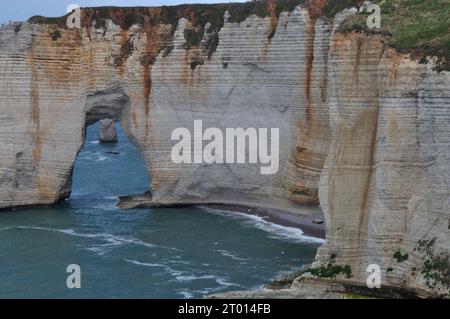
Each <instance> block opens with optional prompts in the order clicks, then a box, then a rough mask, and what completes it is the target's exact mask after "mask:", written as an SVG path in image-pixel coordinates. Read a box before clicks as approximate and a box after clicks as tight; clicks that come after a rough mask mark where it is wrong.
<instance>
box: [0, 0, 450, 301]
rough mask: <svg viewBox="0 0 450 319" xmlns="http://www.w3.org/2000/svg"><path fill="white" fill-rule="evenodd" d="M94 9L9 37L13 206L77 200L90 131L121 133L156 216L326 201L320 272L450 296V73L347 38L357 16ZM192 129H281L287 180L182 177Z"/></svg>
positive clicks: (0, 203)
mask: <svg viewBox="0 0 450 319" xmlns="http://www.w3.org/2000/svg"><path fill="white" fill-rule="evenodd" d="M275 5H276V3H275ZM274 8H275V9H274ZM95 10H96V9H87V10H84V11H83V15H84V19H83V28H82V29H80V30H70V29H67V28H64V27H63V25H60V24H58V23H57V24H37V23H36V24H33V23H23V24H21V25H17V24H16V25H14V24H12V25H7V26H5V27H3V28H2V29H1V31H0V96H1V97H2V99H0V110H1V112H0V123H1V125H0V141H1V144H0V207H1V208H10V207H17V206H24V205H36V204H53V203H55V202H57V201H58V200H60V199H62V198H65V197H66V196H68V194H69V193H70V189H71V176H72V170H73V164H74V161H75V158H76V156H77V154H78V152H79V150H80V148H81V147H82V145H83V140H84V132H85V127H86V125H88V124H91V123H93V122H95V121H97V120H99V119H101V118H105V117H108V118H115V119H120V121H121V125H122V127H123V128H124V130H125V132H126V134H127V135H128V137H129V138H130V139H131V141H132V142H133V143H134V144H135V145H136V146H137V147H138V149H139V150H140V152H141V153H142V156H143V158H144V160H145V163H146V166H147V169H148V172H149V174H150V175H151V177H152V185H151V189H152V194H151V196H148V197H145V200H142V199H141V200H140V203H145V204H146V205H176V204H193V203H222V204H226V203H231V204H244V205H249V206H259V207H272V208H277V209H281V210H289V211H292V212H296V211H298V210H299V205H300V204H318V203H319V198H320V204H321V206H322V209H323V210H324V212H325V217H326V224H327V243H326V244H325V245H324V246H323V247H322V248H321V250H320V252H319V256H318V259H317V262H316V265H315V266H316V267H324V265H325V266H326V265H328V264H329V263H330V259H331V261H332V263H334V264H335V265H340V266H342V267H344V266H349V268H350V269H351V273H352V277H351V278H345V277H346V276H345V275H344V274H340V273H338V274H337V278H338V279H339V280H342V281H344V282H347V283H357V284H365V282H366V278H367V273H366V268H367V266H368V265H369V264H374V263H375V264H379V265H380V267H381V269H382V273H383V283H385V284H387V285H392V286H396V287H403V288H405V289H417V290H418V291H421V292H424V293H425V294H426V293H434V294H439V293H444V292H445V289H448V281H447V283H445V281H444V282H433V280H431V279H430V276H431V277H432V274H433V271H437V272H439V273H440V274H442V273H444V274H445V269H441V268H442V267H441V268H439V267H438V264H439V265H442V263H438V261H439V260H438V258H439V256H441V254H444V255H442V256H444V257H445V254H447V258H448V252H449V248H450V247H449V242H450V241H449V238H448V236H449V232H450V231H449V219H450V209H449V205H450V202H449V196H448V194H449V191H448V189H449V185H450V180H449V176H450V165H449V156H450V155H449V154H450V149H449V148H450V144H449V141H450V130H448V126H449V124H450V109H449V107H448V106H449V104H450V91H449V90H450V85H449V84H450V75H449V73H447V72H442V73H435V72H433V71H431V68H430V66H429V65H422V64H419V63H417V62H415V61H412V60H411V59H409V58H408V57H407V56H405V55H400V54H398V53H396V52H394V51H392V50H390V49H389V48H388V47H387V45H386V43H385V42H384V41H385V40H384V39H383V38H382V37H380V36H364V35H360V34H350V35H342V34H337V33H335V32H334V31H335V30H336V29H337V27H338V25H339V23H340V22H341V21H342V19H343V17H344V16H346V15H348V14H351V12H350V11H345V12H344V13H342V14H339V15H337V16H336V17H335V18H334V19H329V18H322V17H321V16H320V15H318V14H316V13H315V12H320V6H319V7H318V8H315V9H314V10H311V8H310V10H309V11H308V10H307V9H306V8H302V7H301V6H298V7H296V8H295V9H293V10H292V11H286V12H281V13H280V12H279V11H280V10H276V7H274V2H273V1H269V2H268V6H267V8H266V10H267V12H268V13H267V14H266V15H261V16H256V15H251V16H248V17H246V18H242V17H240V18H239V19H237V18H236V14H235V16H234V17H233V15H232V14H233V12H231V13H230V12H225V13H224V15H223V16H224V19H222V20H220V22H218V23H210V24H209V25H208V24H205V23H204V24H199V22H198V21H199V19H198V14H199V13H198V12H197V11H195V10H194V11H192V10H188V9H186V8H185V7H183V9H182V10H178V9H167V8H164V9H163V8H150V9H142V8H141V9H139V10H138V11H136V12H137V13H136V12H135V11H132V12H134V13H133V14H134V15H132V16H131V17H134V18H133V19H130V18H126V17H129V15H128V13H129V11H127V10H116V9H114V10H112V11H110V12H107V13H106V15H105V12H103V11H102V12H100V11H98V10H97V11H95ZM129 10H134V9H129ZM167 10H169V11H167ZM172 11H173V12H172ZM167 12H171V13H173V14H172V15H169V14H168V13H167ZM219 12H221V11H219ZM169 16H170V19H169ZM214 17H215V16H214ZM202 21H203V20H202ZM208 30H209V31H208ZM194 120H202V121H203V123H204V127H205V128H206V127H217V128H220V129H222V130H223V131H224V130H225V128H227V127H232V128H236V127H243V128H249V127H255V128H274V127H275V128H280V169H279V171H278V173H277V174H275V175H269V176H264V175H261V174H260V173H259V172H260V171H259V166H257V165H256V166H255V165H246V164H239V165H218V164H214V165H184V166H183V165H181V166H180V165H176V164H174V163H173V162H172V160H171V149H172V146H173V145H174V143H173V142H172V141H171V134H172V132H173V130H174V129H176V128H179V127H186V128H189V129H191V128H192V127H193V124H194V123H193V122H194ZM149 188H150V185H149ZM128 200H129V199H128ZM127 205H128V206H129V205H130V202H129V201H128V202H127ZM399 254H400V256H401V257H402V258H400V260H403V261H402V262H397V260H398V258H395V257H394V255H396V256H397V257H399ZM406 255H408V258H407V259H405V258H404V256H406ZM447 266H448V259H447ZM433 267H434V268H433ZM436 267H438V268H439V269H435V268H436ZM444 268H445V263H444ZM447 274H448V273H447ZM444 278H445V276H444ZM427 281H428V282H427ZM322 282H323V281H322ZM446 285H447V286H446ZM294 286H295V285H294ZM446 287H447V288H446Z"/></svg>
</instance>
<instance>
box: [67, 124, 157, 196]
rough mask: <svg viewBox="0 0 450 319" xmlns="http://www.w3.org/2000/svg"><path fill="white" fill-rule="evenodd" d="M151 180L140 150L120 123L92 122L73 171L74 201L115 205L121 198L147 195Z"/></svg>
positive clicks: (88, 126)
mask: <svg viewBox="0 0 450 319" xmlns="http://www.w3.org/2000/svg"><path fill="white" fill-rule="evenodd" d="M149 185H150V178H149V175H148V173H147V170H146V168H145V163H144V160H143V159H142V157H141V154H140V152H139V150H138V149H137V148H136V147H135V146H134V145H133V144H132V143H131V142H130V140H129V139H128V137H127V136H126V134H125V132H124V130H123V129H122V127H121V126H120V123H119V122H116V121H115V120H113V119H111V118H104V119H101V120H99V121H91V122H90V123H89V125H87V127H86V133H85V142H84V146H83V149H82V150H81V152H80V153H79V154H78V157H77V160H76V162H75V167H74V172H73V184H72V194H71V200H72V201H73V200H83V201H85V202H89V201H90V200H92V201H93V202H94V201H95V202H96V203H99V202H101V200H102V199H105V200H107V201H113V202H116V201H117V198H118V197H119V196H122V195H131V194H135V195H137V194H143V193H146V192H148V191H149V190H150V189H149Z"/></svg>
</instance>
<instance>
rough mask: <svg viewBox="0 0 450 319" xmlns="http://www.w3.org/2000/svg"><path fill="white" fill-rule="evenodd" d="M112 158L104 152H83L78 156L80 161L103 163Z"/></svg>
mask: <svg viewBox="0 0 450 319" xmlns="http://www.w3.org/2000/svg"><path fill="white" fill-rule="evenodd" d="M109 159H110V158H109V157H108V156H106V155H105V153H104V152H86V151H85V152H83V153H81V154H80V155H79V156H78V160H83V161H91V162H103V161H106V160H109Z"/></svg>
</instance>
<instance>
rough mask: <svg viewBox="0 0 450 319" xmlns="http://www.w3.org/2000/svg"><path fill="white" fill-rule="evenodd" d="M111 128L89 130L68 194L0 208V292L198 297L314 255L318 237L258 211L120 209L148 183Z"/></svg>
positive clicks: (258, 284) (244, 284)
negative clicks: (45, 203) (108, 140)
mask: <svg viewBox="0 0 450 319" xmlns="http://www.w3.org/2000/svg"><path fill="white" fill-rule="evenodd" d="M118 133H119V143H118V144H117V145H102V144H100V143H99V125H98V124H96V125H92V126H90V127H89V128H88V130H87V137H86V143H85V146H84V148H83V150H82V152H81V153H80V154H79V156H78V158H77V161H76V164H75V169H74V179H73V192H72V195H71V197H70V198H69V199H67V200H65V201H64V202H62V203H60V204H58V205H56V206H54V207H49V208H32V209H31V208H30V209H24V210H16V211H3V212H0V298H46V299H53V298H64V299H80V298H88V299H90V298H102V299H103V298H106V299H109V298H119V299H129V298H133V299H135V298H138V299H141V298H142V299H144V298H145V299H168V298H170V299H192V298H202V297H203V296H205V295H210V294H216V293H222V292H228V291H236V290H254V289H259V288H262V287H263V286H264V285H265V284H267V283H269V282H270V281H272V280H273V279H276V278H279V277H281V276H283V275H286V274H289V273H290V272H293V271H297V270H299V269H300V268H302V266H304V265H307V264H310V263H312V261H313V260H314V257H315V254H316V251H317V248H318V247H319V246H320V245H321V243H322V241H321V240H320V239H314V238H311V237H306V236H304V235H303V232H302V231H301V229H298V228H289V227H284V226H280V225H276V224H273V223H270V222H268V221H266V220H265V219H264V218H261V217H258V216H254V215H247V214H242V213H233V212H224V211H220V210H213V209H207V208H200V207H198V208H196V207H190V208H164V209H134V210H127V211H123V210H120V209H118V208H117V207H116V205H117V203H118V196H120V195H136V194H142V193H144V192H146V191H149V189H150V188H149V187H150V186H149V185H150V178H149V176H148V174H147V172H146V170H145V166H144V162H143V160H142V158H141V156H140V154H139V152H138V151H137V149H136V148H135V147H134V145H132V144H131V143H130V142H129V141H128V139H127V137H126V136H125V134H124V133H123V131H122V130H121V129H120V126H119V125H118ZM73 265H75V266H76V270H74V269H75V268H73ZM74 276H75V277H74ZM74 283H76V286H77V287H75V288H74V287H73V286H74Z"/></svg>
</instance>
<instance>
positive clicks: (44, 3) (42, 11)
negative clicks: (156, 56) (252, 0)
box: [0, 0, 244, 23]
mask: <svg viewBox="0 0 450 319" xmlns="http://www.w3.org/2000/svg"><path fill="white" fill-rule="evenodd" d="M220 2H244V0H190V1H189V0H187V1H186V0H39V1H33V0H3V1H2V8H1V9H0V23H6V22H8V21H26V20H27V19H28V18H30V17H32V16H34V15H42V16H47V17H59V16H62V15H64V14H66V9H67V7H68V6H69V5H70V4H78V5H79V6H80V7H98V6H127V7H132V6H150V7H151V6H161V5H177V4H182V3H220ZM6 3H7V4H6Z"/></svg>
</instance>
